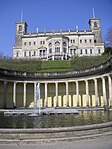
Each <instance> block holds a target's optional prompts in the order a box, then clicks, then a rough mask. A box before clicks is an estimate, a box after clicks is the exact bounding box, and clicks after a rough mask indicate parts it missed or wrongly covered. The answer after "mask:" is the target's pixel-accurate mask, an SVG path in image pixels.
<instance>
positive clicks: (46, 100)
mask: <svg viewBox="0 0 112 149" xmlns="http://www.w3.org/2000/svg"><path fill="white" fill-rule="evenodd" d="M45 107H48V98H47V83H45Z"/></svg>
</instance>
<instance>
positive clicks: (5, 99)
mask: <svg viewBox="0 0 112 149" xmlns="http://www.w3.org/2000/svg"><path fill="white" fill-rule="evenodd" d="M6 92H7V82H6V81H4V109H6V107H7V103H6V101H7V98H6V94H7V93H6Z"/></svg>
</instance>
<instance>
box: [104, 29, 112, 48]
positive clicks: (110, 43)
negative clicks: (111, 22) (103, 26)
mask: <svg viewBox="0 0 112 149" xmlns="http://www.w3.org/2000/svg"><path fill="white" fill-rule="evenodd" d="M105 47H106V48H107V47H111V48H112V28H110V29H109V30H108V31H107V34H106V36H105Z"/></svg>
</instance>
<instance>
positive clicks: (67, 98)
mask: <svg viewBox="0 0 112 149" xmlns="http://www.w3.org/2000/svg"><path fill="white" fill-rule="evenodd" d="M65 84H66V106H67V107H68V106H69V93H68V82H65Z"/></svg>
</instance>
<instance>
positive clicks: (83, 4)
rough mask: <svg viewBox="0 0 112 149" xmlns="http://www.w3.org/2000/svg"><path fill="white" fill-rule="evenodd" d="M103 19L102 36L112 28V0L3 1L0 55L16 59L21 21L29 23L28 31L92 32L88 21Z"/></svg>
mask: <svg viewBox="0 0 112 149" xmlns="http://www.w3.org/2000/svg"><path fill="white" fill-rule="evenodd" d="M92 8H94V12H95V17H96V18H100V19H101V29H102V37H103V39H104V38H105V35H106V33H107V31H108V30H109V29H110V28H112V0H0V54H1V55H3V56H6V57H7V56H8V57H12V53H13V45H14V44H15V23H16V22H19V21H20V20H21V12H22V13H23V21H26V22H27V24H28V32H36V28H37V27H38V29H39V32H42V31H44V28H46V30H47V31H52V29H53V28H54V30H55V31H59V30H60V28H62V30H68V28H69V27H70V29H71V30H75V29H76V26H78V27H79V30H83V29H84V28H86V29H87V30H89V25H88V21H89V19H90V18H92V16H93V13H92Z"/></svg>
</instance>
